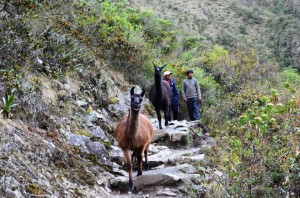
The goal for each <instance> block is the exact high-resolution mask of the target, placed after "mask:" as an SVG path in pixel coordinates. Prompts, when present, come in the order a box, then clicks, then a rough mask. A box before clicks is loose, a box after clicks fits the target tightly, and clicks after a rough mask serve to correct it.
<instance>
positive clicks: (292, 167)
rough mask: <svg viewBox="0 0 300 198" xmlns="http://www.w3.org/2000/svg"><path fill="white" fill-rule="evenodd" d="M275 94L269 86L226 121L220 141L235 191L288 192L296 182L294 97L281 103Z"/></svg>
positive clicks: (273, 194) (294, 187)
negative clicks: (231, 118) (223, 136)
mask: <svg viewBox="0 0 300 198" xmlns="http://www.w3.org/2000/svg"><path fill="white" fill-rule="evenodd" d="M278 96H279V94H278V92H277V90H272V92H271V94H270V95H264V96H261V97H259V98H258V99H257V100H256V101H254V102H253V103H252V105H251V106H250V108H249V109H248V110H247V111H245V113H243V114H242V115H241V116H240V117H239V118H238V119H236V120H233V121H228V123H227V129H226V131H227V132H226V133H227V136H226V137H227V138H226V140H225V141H224V142H223V143H224V149H226V150H227V151H228V153H229V155H228V158H226V160H225V161H224V163H225V164H226V166H228V169H227V170H231V171H230V174H229V176H230V178H229V181H228V182H229V183H230V185H231V187H229V188H228V189H229V190H230V191H231V193H232V194H234V195H239V196H243V195H249V196H253V197H257V196H262V195H263V196H276V194H278V193H279V192H280V194H281V196H287V195H288V194H289V192H293V190H296V189H297V186H298V185H299V184H298V183H299V175H298V174H297V171H299V168H300V166H299V159H300V156H299V140H300V139H299V137H300V136H299V133H300V131H299V126H300V125H299V120H298V119H299V117H298V116H297V109H296V106H295V99H292V98H291V99H290V100H289V102H288V103H286V104H281V103H279V102H278V100H279V98H278ZM226 141H227V142H228V144H225V142H226ZM227 162H230V163H227ZM271 189H273V190H271Z"/></svg>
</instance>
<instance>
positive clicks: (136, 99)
mask: <svg viewBox="0 0 300 198" xmlns="http://www.w3.org/2000/svg"><path fill="white" fill-rule="evenodd" d="M142 102H143V97H142V96H141V95H140V94H134V95H132V96H131V109H132V110H133V111H135V112H138V111H140V109H141V106H142Z"/></svg>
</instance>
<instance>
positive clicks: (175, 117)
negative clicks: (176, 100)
mask: <svg viewBox="0 0 300 198" xmlns="http://www.w3.org/2000/svg"><path fill="white" fill-rule="evenodd" d="M172 113H173V120H178V105H176V104H173V105H172Z"/></svg>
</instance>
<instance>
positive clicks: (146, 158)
mask: <svg viewBox="0 0 300 198" xmlns="http://www.w3.org/2000/svg"><path fill="white" fill-rule="evenodd" d="M148 149H149V145H148V146H147V147H146V148H145V151H144V156H145V168H146V170H149V164H148Z"/></svg>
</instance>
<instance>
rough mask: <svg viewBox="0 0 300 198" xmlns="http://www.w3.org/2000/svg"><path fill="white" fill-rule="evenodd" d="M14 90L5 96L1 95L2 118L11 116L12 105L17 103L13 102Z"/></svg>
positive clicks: (0, 112) (0, 111)
mask: <svg viewBox="0 0 300 198" xmlns="http://www.w3.org/2000/svg"><path fill="white" fill-rule="evenodd" d="M14 91H15V90H12V91H11V93H10V94H8V95H7V97H3V105H2V109H1V110H0V114H3V117H4V118H9V117H11V116H12V114H11V110H12V108H13V107H14V106H16V105H17V104H16V103H14V102H15V95H14Z"/></svg>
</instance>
